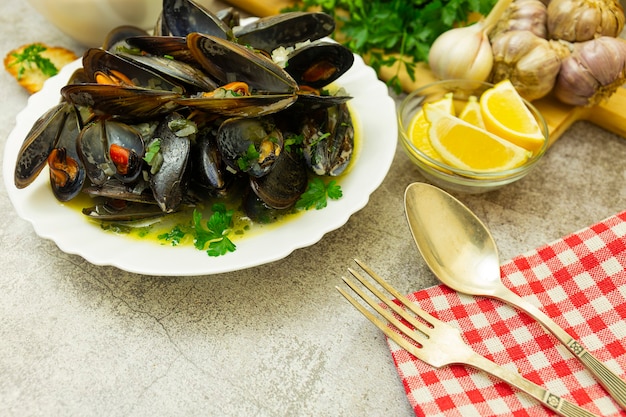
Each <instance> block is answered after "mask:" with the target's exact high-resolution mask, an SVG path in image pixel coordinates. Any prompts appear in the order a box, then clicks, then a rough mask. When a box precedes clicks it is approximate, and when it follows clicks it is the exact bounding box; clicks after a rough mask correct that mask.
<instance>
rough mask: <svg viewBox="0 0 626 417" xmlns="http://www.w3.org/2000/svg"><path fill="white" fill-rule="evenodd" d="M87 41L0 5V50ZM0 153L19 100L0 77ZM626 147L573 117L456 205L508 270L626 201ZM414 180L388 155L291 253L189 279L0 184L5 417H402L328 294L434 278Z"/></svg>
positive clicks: (339, 303)
mask: <svg viewBox="0 0 626 417" xmlns="http://www.w3.org/2000/svg"><path fill="white" fill-rule="evenodd" d="M34 41H46V42H47V43H49V44H51V45H62V46H66V47H69V48H72V49H74V50H75V51H76V52H77V53H78V54H80V53H82V48H81V47H80V46H79V45H77V44H75V43H73V42H72V40H71V39H69V38H67V37H66V36H64V35H63V34H62V33H61V32H60V31H58V30H57V29H55V28H54V27H52V26H51V25H49V24H47V23H46V21H45V20H44V19H43V18H42V17H41V16H39V15H38V14H37V13H36V12H35V11H33V10H32V9H31V8H30V7H29V6H28V4H27V3H25V2H19V1H16V0H9V1H4V2H2V3H0V55H2V56H4V55H5V54H6V53H7V52H8V51H9V50H10V49H12V48H14V47H16V46H19V45H21V44H24V43H29V42H34ZM0 77H1V78H0V79H1V83H0V85H1V86H2V89H3V92H2V100H0V153H2V154H3V152H4V148H5V143H6V138H7V136H8V134H9V132H10V131H11V130H12V129H13V127H14V125H15V121H14V120H15V115H16V114H17V112H18V111H19V110H21V109H22V108H23V107H24V106H25V105H26V101H27V99H28V96H27V94H26V93H25V92H24V91H23V90H22V89H21V88H20V87H19V86H18V85H17V84H16V83H15V82H14V80H13V79H12V78H11V77H10V76H9V75H8V74H7V73H6V72H4V71H2V73H1V74H0ZM625 161H626V141H625V140H624V138H621V137H618V136H616V135H613V134H610V133H608V132H606V131H605V130H603V129H602V128H600V127H597V126H594V125H591V124H589V123H585V122H580V123H576V124H575V125H574V126H573V127H572V128H571V129H570V130H569V131H568V132H567V133H566V134H565V135H564V137H562V138H561V140H559V141H558V142H557V143H556V144H555V145H554V147H553V148H551V149H550V150H549V151H548V154H547V155H546V157H545V159H544V160H543V161H542V162H541V164H540V165H539V166H538V168H537V169H536V170H535V171H534V172H532V173H531V174H530V175H529V176H528V177H527V178H525V179H524V180H522V181H520V182H518V183H516V184H513V185H510V186H508V187H506V188H504V189H501V190H499V191H495V192H491V193H488V194H483V195H477V196H462V195H460V196H459V197H460V198H461V199H462V200H463V201H464V202H466V203H467V204H468V205H469V206H470V207H471V208H472V209H474V210H475V212H476V213H477V215H478V216H479V217H481V218H482V219H483V220H484V221H485V222H486V223H487V224H488V225H489V227H490V228H491V229H492V231H493V233H494V235H495V238H496V239H497V242H498V245H499V248H500V251H501V257H502V259H503V260H505V259H508V258H510V257H513V256H515V255H518V254H520V253H522V252H525V251H527V250H530V249H533V248H535V247H536V246H539V245H542V244H545V243H549V242H551V241H553V240H555V239H557V238H559V237H561V236H563V235H565V234H568V233H571V232H574V231H576V230H578V229H580V228H583V227H585V226H587V225H590V224H592V223H594V222H597V221H600V220H602V219H604V218H606V217H608V216H610V215H612V214H615V213H617V212H619V211H621V210H624V209H625V208H626V205H625V202H624V201H625V197H626V168H625V167H626V163H625ZM421 180H423V178H422V177H421V176H420V174H419V173H418V172H417V170H416V168H415V167H414V166H413V165H412V164H411V163H410V161H409V159H408V158H407V157H406V156H405V155H404V153H403V152H402V150H401V149H400V148H398V151H397V154H396V157H395V160H394V163H393V166H392V168H391V170H390V172H389V174H388V176H387V178H386V179H385V181H384V183H383V184H382V186H381V187H380V188H379V189H378V190H377V191H376V192H375V193H374V194H373V195H372V196H371V200H370V202H369V204H368V205H367V206H366V207H365V208H364V209H362V210H361V211H359V212H357V213H356V214H354V215H353V216H352V217H351V218H350V220H349V221H348V223H347V224H346V225H345V226H344V227H342V228H341V229H339V230H336V231H334V232H331V233H329V234H327V235H326V236H325V237H324V238H323V239H322V240H321V241H320V242H319V243H317V244H315V245H313V246H311V247H309V248H305V249H300V250H296V251H295V252H294V253H293V254H291V255H290V256H288V257H287V258H285V259H283V260H280V261H277V262H274V263H272V264H269V265H264V266H260V267H257V268H253V269H249V270H244V271H239V272H233V273H226V274H220V275H215V276H199V277H157V276H140V275H135V274H131V273H126V272H123V271H120V270H118V269H116V268H112V267H100V266H94V265H92V264H89V263H88V262H86V261H84V260H83V259H82V258H80V257H78V256H74V255H68V254H65V253H63V252H62V251H60V250H59V249H58V248H57V247H56V245H55V244H54V243H52V242H50V241H47V240H44V239H41V238H39V237H38V236H37V235H36V234H35V233H34V232H33V228H32V227H31V225H30V224H29V223H27V222H26V221H24V220H22V219H20V218H19V217H18V216H17V215H16V213H15V211H14V209H13V207H12V205H11V203H10V201H9V198H8V196H7V190H6V189H5V187H4V179H3V181H2V184H3V185H2V187H0V212H1V213H2V214H3V215H2V217H0V250H1V253H2V255H1V257H0V271H1V272H0V375H1V377H0V414H1V415H7V416H9V415H10V416H37V415H40V416H52V415H64V416H71V415H80V416H103V415H106V416H160V415H163V416H164V415H167V416H172V415H185V416H193V415H203V416H207V415H220V416H244V415H245V416H280V415H290V416H311V415H319V416H329V415H334V416H381V417H382V416H410V415H413V413H412V410H411V408H410V406H409V403H408V401H407V399H406V397H405V395H404V390H403V387H402V384H401V382H400V380H399V378H398V375H397V373H396V370H395V368H394V366H393V363H392V360H391V357H390V354H389V351H388V348H387V346H386V342H385V339H384V337H383V335H382V334H381V333H380V332H379V331H378V330H377V329H375V328H374V327H373V326H372V325H371V324H370V323H369V322H367V321H366V320H365V319H364V318H363V317H361V316H360V315H359V313H357V312H356V311H355V310H354V309H353V308H352V307H351V306H350V305H349V304H348V303H347V302H345V301H344V300H343V299H342V298H341V297H340V295H339V294H338V293H337V291H336V290H335V288H334V287H335V285H339V284H340V282H341V276H342V275H344V274H345V273H346V268H347V266H348V265H349V264H350V261H351V259H352V258H353V257H359V258H362V259H364V260H366V261H367V262H368V263H369V264H370V265H371V266H372V267H374V268H375V269H377V270H379V271H381V272H382V273H383V274H384V275H385V276H387V277H389V280H390V281H391V282H392V284H393V285H395V286H397V287H398V289H400V290H401V291H403V292H410V291H415V290H418V289H420V288H425V287H428V286H431V285H434V284H436V280H435V278H434V277H433V276H432V275H431V274H430V273H429V272H428V270H427V269H426V267H425V265H424V264H423V262H422V260H421V258H420V257H419V255H418V254H417V252H416V250H415V246H414V244H413V242H412V241H411V237H410V234H409V231H408V228H407V227H406V224H405V220H404V213H403V207H402V197H403V191H404V188H405V187H406V185H408V184H409V183H410V182H413V181H421Z"/></svg>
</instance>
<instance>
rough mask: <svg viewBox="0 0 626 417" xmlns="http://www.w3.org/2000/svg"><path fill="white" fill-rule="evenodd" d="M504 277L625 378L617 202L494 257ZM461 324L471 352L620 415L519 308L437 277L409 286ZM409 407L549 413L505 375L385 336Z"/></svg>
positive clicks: (624, 282)
mask: <svg viewBox="0 0 626 417" xmlns="http://www.w3.org/2000/svg"><path fill="white" fill-rule="evenodd" d="M501 272H502V277H503V281H504V283H505V285H506V286H507V287H509V288H511V289H512V290H513V291H514V292H516V293H517V294H519V295H520V296H521V297H524V298H526V299H528V300H530V301H531V302H533V303H535V304H536V305H538V306H541V308H542V309H543V311H544V312H545V313H547V314H548V316H550V317H552V318H553V319H554V321H555V322H557V323H558V324H559V325H560V326H561V327H563V328H564V329H565V331H567V332H568V333H569V334H570V335H572V336H573V337H574V338H576V339H577V340H578V341H580V342H582V343H583V345H585V346H586V347H587V349H588V350H589V351H590V352H592V353H593V354H594V356H595V357H596V358H598V359H599V360H600V361H602V362H604V363H605V364H606V365H607V366H608V367H609V368H610V369H611V370H613V371H616V372H617V373H618V375H620V376H621V377H622V378H626V321H625V318H626V211H624V212H622V213H620V214H617V215H615V216H612V217H609V218H608V219H606V220H604V221H602V222H600V223H598V224H596V225H594V226H591V227H588V228H586V229H583V230H581V231H579V232H577V233H574V234H572V235H570V236H567V237H565V238H563V239H560V240H558V241H556V242H553V243H552V244H550V245H546V246H544V247H541V248H539V249H536V250H534V251H531V252H528V253H526V254H523V255H520V256H518V257H516V258H514V259H512V260H510V261H508V262H506V263H505V264H503V265H502V266H501ZM408 297H409V299H411V300H413V301H415V302H417V303H418V304H419V305H420V306H421V307H422V308H423V309H424V310H426V311H428V312H429V313H431V314H433V315H434V316H436V317H437V318H439V319H440V320H442V321H445V322H447V323H450V324H451V325H453V326H456V327H457V328H459V329H461V331H462V334H463V337H464V339H465V341H466V342H467V343H468V344H469V345H470V346H471V347H472V348H473V349H474V350H475V351H476V352H478V353H480V354H482V355H483V356H486V357H487V358H489V359H490V360H492V361H493V362H495V363H497V364H500V365H502V366H504V367H507V368H509V369H513V370H518V371H519V372H520V373H521V374H522V375H523V376H524V377H526V378H528V379H529V380H531V381H533V382H535V383H537V384H539V385H541V386H543V387H545V388H547V389H548V390H550V391H552V392H553V393H554V394H556V395H560V396H562V397H563V398H565V399H567V400H569V401H571V402H573V403H575V404H578V405H580V406H581V407H583V408H585V409H587V410H589V411H591V412H593V413H596V414H598V415H601V416H619V415H622V416H626V413H625V412H623V411H621V410H620V409H619V406H618V405H617V404H616V403H615V402H614V401H613V400H612V399H611V398H610V397H609V396H608V394H607V393H606V391H605V390H604V389H603V388H602V387H601V386H600V385H599V384H597V383H596V381H595V380H594V379H593V377H592V376H591V374H590V373H589V372H588V371H587V370H586V369H585V368H584V367H583V366H582V365H581V364H580V362H579V361H578V360H577V359H575V358H574V357H573V355H572V354H571V353H570V352H569V351H568V350H567V349H565V348H564V347H563V346H562V345H561V343H560V342H559V341H558V340H557V339H556V338H555V337H553V336H552V335H551V334H549V333H548V332H547V331H546V330H544V329H543V327H541V326H540V325H539V324H537V323H536V322H535V321H533V320H532V319H531V318H530V317H529V316H527V315H525V314H524V313H521V312H518V311H517V310H515V309H514V308H513V307H509V306H508V305H505V304H503V303H501V302H499V301H495V300H489V299H486V298H481V297H471V296H465V295H460V294H457V293H456V292H454V291H452V290H450V289H449V288H448V287H445V286H443V285H440V286H435V287H431V288H428V289H425V290H422V291H418V292H416V293H413V294H410V295H409V296H408ZM388 343H389V347H390V349H391V353H392V355H393V359H394V361H395V364H396V367H397V369H398V372H399V374H400V377H401V378H402V382H403V383H404V386H405V389H406V392H407V395H408V398H409V401H410V403H411V405H412V406H413V408H414V410H415V414H416V415H418V416H427V417H434V416H461V415H462V416H465V417H467V416H533V417H535V416H543V415H552V412H551V411H548V410H547V409H546V408H544V407H543V406H542V405H540V404H539V403H537V402H536V401H535V400H533V399H532V398H530V397H528V396H526V395H525V394H523V393H520V392H519V391H517V390H514V389H512V388H510V387H509V385H507V384H505V383H504V382H501V381H500V380H497V379H495V378H492V377H490V376H487V374H485V373H483V372H480V371H476V370H474V369H472V368H469V367H465V366H457V365H454V366H449V367H444V368H442V369H435V368H433V367H431V366H429V365H426V364H425V363H423V362H421V361H420V360H418V359H416V358H415V357H413V356H412V355H411V354H409V353H408V352H406V351H405V350H403V349H401V348H400V347H399V346H398V345H396V344H395V343H394V342H393V341H391V340H388Z"/></svg>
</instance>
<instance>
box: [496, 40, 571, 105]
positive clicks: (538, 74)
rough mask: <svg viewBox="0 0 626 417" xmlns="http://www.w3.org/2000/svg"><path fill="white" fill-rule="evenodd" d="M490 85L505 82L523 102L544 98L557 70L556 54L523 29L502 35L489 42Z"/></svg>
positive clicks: (557, 57) (557, 52)
mask: <svg viewBox="0 0 626 417" xmlns="http://www.w3.org/2000/svg"><path fill="white" fill-rule="evenodd" d="M492 49H493V69H492V72H491V82H493V83H497V82H499V81H502V80H505V79H509V80H511V83H512V84H513V85H514V86H515V89H516V90H517V91H518V92H519V94H520V95H521V96H522V97H524V98H525V99H526V100H529V101H532V100H536V99H539V98H541V97H544V96H546V95H547V94H548V93H549V92H550V91H551V90H552V88H553V86H554V83H555V82H556V77H557V75H558V73H559V70H560V68H561V58H560V56H559V51H557V50H555V49H554V48H553V47H552V45H551V43H550V42H549V41H547V40H546V39H543V38H540V37H538V36H536V35H534V34H533V33H531V32H529V31H526V30H513V31H509V32H504V33H502V34H500V35H498V36H497V37H495V38H494V39H493V40H492Z"/></svg>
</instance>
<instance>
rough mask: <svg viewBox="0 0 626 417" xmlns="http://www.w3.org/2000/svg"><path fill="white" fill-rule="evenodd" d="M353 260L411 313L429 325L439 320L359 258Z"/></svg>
mask: <svg viewBox="0 0 626 417" xmlns="http://www.w3.org/2000/svg"><path fill="white" fill-rule="evenodd" d="M354 262H356V263H357V265H359V266H360V267H361V268H362V269H363V270H364V271H365V272H367V274H368V275H369V276H371V277H372V278H373V279H374V281H376V282H377V283H378V284H380V286H381V287H383V288H384V289H385V290H386V291H388V292H389V294H391V295H393V296H394V297H395V298H396V299H397V300H398V301H400V302H401V303H402V304H404V306H406V307H407V308H408V309H409V310H411V311H412V312H413V313H415V314H416V315H417V316H419V317H420V318H421V319H422V320H424V321H425V322H427V323H429V324H430V325H431V326H432V325H434V324H436V323H438V322H440V321H439V320H438V319H436V318H435V317H433V316H432V315H430V314H429V313H428V312H426V311H425V310H422V309H421V308H420V307H419V306H418V305H417V304H415V303H414V302H412V301H411V300H409V299H408V298H406V296H404V295H402V294H401V293H400V292H399V291H398V290H396V289H395V288H394V287H392V286H391V284H389V283H388V282H387V281H385V280H384V279H383V278H382V277H381V276H380V275H378V274H377V273H376V272H374V271H373V270H372V268H370V267H369V266H367V265H366V264H365V263H363V261H361V260H360V259H355V260H354ZM348 269H350V268H348ZM361 282H363V281H361ZM394 305H397V304H395V303H394ZM390 307H391V306H390ZM391 308H393V307H391ZM394 311H396V310H395V309H394ZM396 313H398V314H400V315H401V316H402V317H403V318H404V319H407V318H406V317H405V316H404V315H403V314H402V313H400V312H398V311H396ZM405 314H406V313H405ZM407 315H408V314H407ZM409 317H410V316H409ZM407 321H409V323H411V324H412V325H414V324H413V322H412V321H411V320H408V319H407ZM413 321H415V319H413Z"/></svg>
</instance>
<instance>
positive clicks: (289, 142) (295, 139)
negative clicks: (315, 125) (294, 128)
mask: <svg viewBox="0 0 626 417" xmlns="http://www.w3.org/2000/svg"><path fill="white" fill-rule="evenodd" d="M302 141H304V136H302V135H293V136H289V137H287V139H285V144H284V147H285V151H287V152H291V147H292V146H297V148H296V149H298V150H302V148H300V145H301V144H302Z"/></svg>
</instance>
